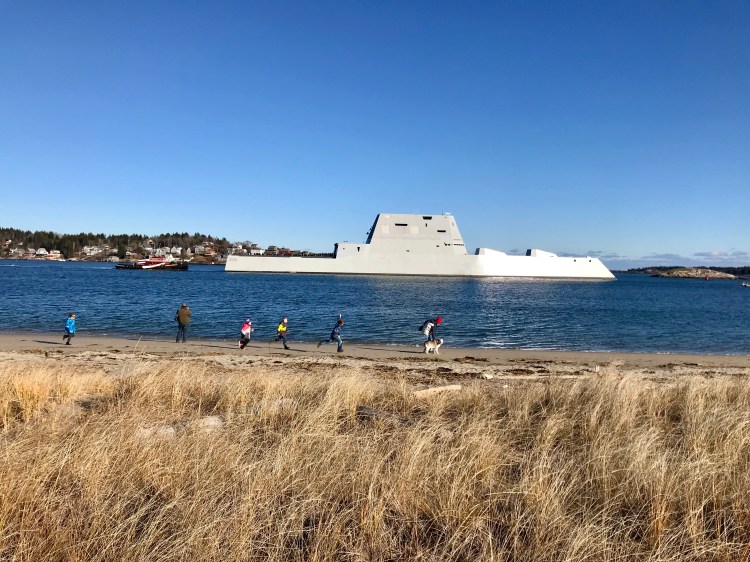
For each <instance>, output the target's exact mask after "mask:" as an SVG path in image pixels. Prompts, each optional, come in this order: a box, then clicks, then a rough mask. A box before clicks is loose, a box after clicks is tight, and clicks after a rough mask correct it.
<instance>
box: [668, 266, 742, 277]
mask: <svg viewBox="0 0 750 562" xmlns="http://www.w3.org/2000/svg"><path fill="white" fill-rule="evenodd" d="M655 277H678V278H683V279H706V278H708V279H737V276H736V275H732V274H731V273H723V272H721V271H714V270H713V269H705V268H702V267H678V268H675V269H670V270H668V271H662V272H661V273H658V274H657V275H655Z"/></svg>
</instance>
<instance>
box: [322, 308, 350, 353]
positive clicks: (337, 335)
mask: <svg viewBox="0 0 750 562" xmlns="http://www.w3.org/2000/svg"><path fill="white" fill-rule="evenodd" d="M343 325H344V319H343V318H342V317H341V315H340V314H339V319H338V320H336V323H335V324H334V325H333V330H331V336H330V337H329V338H328V339H327V340H321V341H319V342H318V347H320V346H321V345H323V344H324V343H333V342H336V344H337V348H336V351H337V352H338V353H342V352H343V351H344V342H343V341H341V327H342V326H343Z"/></svg>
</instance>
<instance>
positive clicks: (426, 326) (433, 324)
mask: <svg viewBox="0 0 750 562" xmlns="http://www.w3.org/2000/svg"><path fill="white" fill-rule="evenodd" d="M442 323H443V317H442V316H438V317H437V318H435V319H434V320H433V319H432V318H430V319H428V320H425V321H424V323H423V324H422V325H421V326H420V327H419V331H420V332H422V334H424V335H425V336H427V341H435V340H436V339H437V327H438V326H440V324H442Z"/></svg>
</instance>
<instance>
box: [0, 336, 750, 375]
mask: <svg viewBox="0 0 750 562" xmlns="http://www.w3.org/2000/svg"><path fill="white" fill-rule="evenodd" d="M61 334H62V332H15V331H3V332H0V352H2V353H14V352H21V353H43V352H50V351H55V352H63V353H69V354H77V353H81V352H85V351H95V352H112V353H149V354H155V355H162V356H175V355H177V356H183V357H190V356H195V357H198V356H202V355H222V354H228V355H232V356H238V357H241V356H243V355H244V356H259V355H260V356H269V355H273V356H280V355H281V356H287V357H288V358H295V357H296V358H300V359H301V358H306V359H320V358H326V357H327V358H340V359H366V360H374V361H392V360H408V359H412V360H425V359H429V360H431V361H442V362H462V361H477V362H482V363H485V364H498V365H502V364H508V363H513V362H517V361H538V362H552V363H576V364H583V365H607V364H611V363H619V364H623V365H630V366H634V367H659V366H664V365H665V364H670V365H684V366H717V367H720V366H723V367H742V368H746V367H750V355H712V354H699V353H691V354H682V353H636V352H616V351H615V352H604V351H562V350H536V349H497V348H463V347H446V346H443V347H441V349H440V354H439V355H437V356H436V355H433V354H429V355H425V354H424V352H423V351H422V347H421V345H388V344H377V343H349V342H347V341H345V342H344V353H342V354H337V353H336V348H335V345H332V344H329V345H322V346H321V347H320V348H318V347H317V346H316V344H315V343H307V342H294V341H290V342H289V344H290V346H291V348H292V349H291V350H289V351H286V350H284V349H283V348H282V346H281V343H279V342H274V343H271V344H269V343H268V342H267V341H264V340H258V339H253V340H251V342H250V343H249V344H248V346H247V348H246V349H245V350H244V351H243V350H240V349H238V347H237V340H236V339H230V340H221V339H211V340H209V339H192V340H188V342H187V343H186V344H181V343H179V344H178V343H175V342H174V340H172V339H171V338H168V337H167V338H153V339H152V338H143V337H141V338H139V337H136V336H131V337H123V336H104V335H95V334H91V335H89V334H85V335H83V334H77V335H76V337H75V338H74V339H73V343H72V344H71V345H70V346H66V345H64V344H63V341H62V338H61Z"/></svg>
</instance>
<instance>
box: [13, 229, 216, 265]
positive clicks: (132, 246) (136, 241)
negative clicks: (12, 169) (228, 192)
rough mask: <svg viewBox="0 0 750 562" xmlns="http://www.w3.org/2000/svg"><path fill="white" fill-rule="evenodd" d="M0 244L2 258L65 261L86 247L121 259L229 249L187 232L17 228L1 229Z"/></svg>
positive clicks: (210, 239) (214, 240) (209, 239)
mask: <svg viewBox="0 0 750 562" xmlns="http://www.w3.org/2000/svg"><path fill="white" fill-rule="evenodd" d="M0 241H2V249H1V250H0V257H7V256H8V255H9V254H10V252H11V249H12V248H15V247H23V248H45V249H46V250H47V251H51V250H58V251H60V253H61V254H62V256H63V257H64V258H65V259H70V258H73V257H76V256H77V255H78V254H79V253H80V252H81V251H82V250H83V248H84V247H87V246H104V245H106V246H109V248H111V249H113V250H117V255H118V256H119V257H120V258H123V257H125V253H126V252H128V251H130V252H133V253H135V254H145V253H146V252H147V249H146V248H147V247H148V246H150V247H153V248H162V247H170V248H171V247H175V246H177V247H181V248H188V247H193V246H196V245H198V244H204V243H205V242H211V243H213V245H214V247H215V248H216V251H217V252H219V253H222V251H223V250H226V249H227V248H229V247H230V245H231V244H230V242H229V241H228V240H227V239H226V238H217V237H215V236H211V235H206V234H201V233H200V232H196V233H195V234H188V233H187V232H174V233H171V234H170V233H165V234H158V235H156V236H147V235H144V234H103V233H99V234H94V233H92V232H81V233H79V234H58V233H56V232H51V231H46V230H37V231H34V232H32V231H30V230H19V229H16V228H0Z"/></svg>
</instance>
